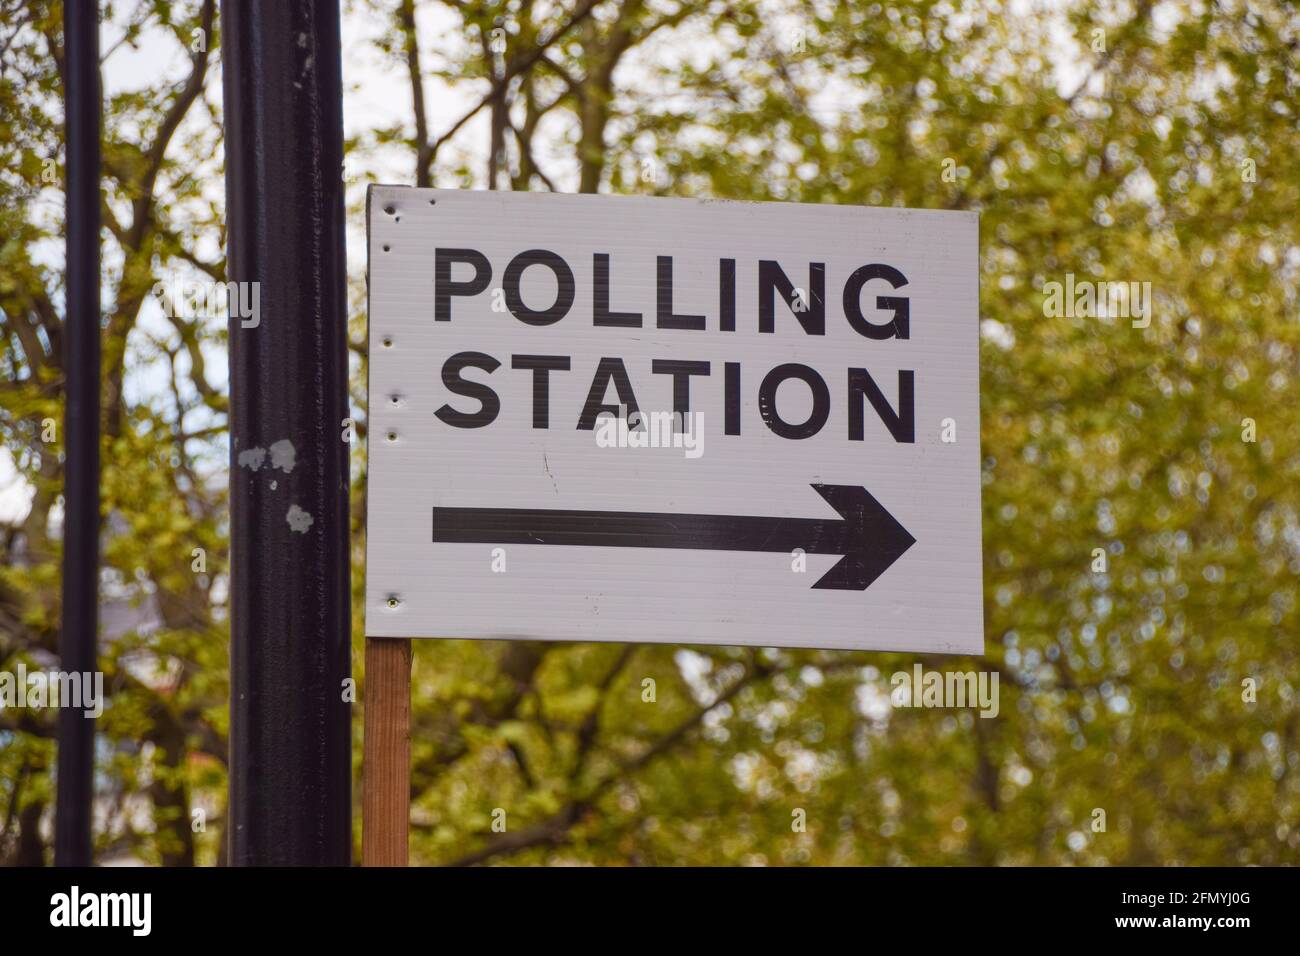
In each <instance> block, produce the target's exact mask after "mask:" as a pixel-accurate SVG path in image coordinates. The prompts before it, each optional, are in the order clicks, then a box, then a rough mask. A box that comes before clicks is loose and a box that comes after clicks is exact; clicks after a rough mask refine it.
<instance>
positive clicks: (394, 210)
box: [384, 206, 397, 216]
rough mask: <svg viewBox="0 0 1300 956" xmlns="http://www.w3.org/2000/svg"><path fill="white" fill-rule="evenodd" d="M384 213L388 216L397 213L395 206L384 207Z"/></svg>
mask: <svg viewBox="0 0 1300 956" xmlns="http://www.w3.org/2000/svg"><path fill="white" fill-rule="evenodd" d="M384 212H386V213H388V215H390V216H391V215H392V214H393V213H395V212H397V207H396V206H385V207H384Z"/></svg>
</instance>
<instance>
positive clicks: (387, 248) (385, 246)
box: [384, 243, 393, 252]
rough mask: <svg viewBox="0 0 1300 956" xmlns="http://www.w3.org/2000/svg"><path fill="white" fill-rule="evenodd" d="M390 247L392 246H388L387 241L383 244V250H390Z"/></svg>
mask: <svg viewBox="0 0 1300 956" xmlns="http://www.w3.org/2000/svg"><path fill="white" fill-rule="evenodd" d="M392 248H393V247H392V246H390V245H388V244H387V243H385V244H384V252H388V251H389V250H391V249H392Z"/></svg>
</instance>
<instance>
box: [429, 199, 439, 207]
mask: <svg viewBox="0 0 1300 956" xmlns="http://www.w3.org/2000/svg"><path fill="white" fill-rule="evenodd" d="M429 205H430V206H436V205H438V200H436V199H430V200H429Z"/></svg>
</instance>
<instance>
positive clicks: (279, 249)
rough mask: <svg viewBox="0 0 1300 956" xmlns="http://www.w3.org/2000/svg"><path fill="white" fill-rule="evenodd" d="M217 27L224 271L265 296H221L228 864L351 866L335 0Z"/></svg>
mask: <svg viewBox="0 0 1300 956" xmlns="http://www.w3.org/2000/svg"><path fill="white" fill-rule="evenodd" d="M221 28H222V61H223V66H222V69H223V72H224V90H225V106H224V109H225V126H226V211H227V216H228V224H229V254H228V257H227V272H228V278H229V279H230V280H231V281H233V282H237V283H244V284H253V283H255V284H256V285H255V286H253V285H242V286H241V287H240V293H241V294H239V295H238V296H237V295H236V294H235V293H234V292H232V293H231V295H230V301H231V310H230V311H231V319H230V445H231V447H230V511H231V529H230V530H231V635H230V637H231V648H230V665H231V703H230V723H231V726H230V811H229V813H230V822H229V839H230V847H229V849H230V862H231V863H232V864H234V865H237V866H238V865H331V864H332V865H347V864H349V863H350V862H351V849H352V826H351V823H352V820H351V806H352V800H351V788H352V767H351V756H352V752H351V731H350V704H349V703H346V702H345V701H344V688H343V681H344V679H345V678H347V677H348V676H349V674H350V671H351V643H350V636H349V635H350V629H351V613H352V612H351V607H352V602H351V593H350V588H351V584H350V569H349V564H348V561H349V529H348V513H349V508H348V445H347V444H346V443H345V442H344V441H343V439H342V435H343V432H344V427H343V420H344V419H345V418H346V417H347V415H348V412H347V408H348V405H347V372H348V358H347V338H346V329H347V325H346V260H345V256H344V223H345V220H344V208H343V181H342V165H343V91H342V75H341V74H342V64H341V54H340V51H339V7H338V0H277V2H274V3H267V2H258V0H222V4H221ZM254 289H256V297H255V298H254V294H253V293H254ZM237 301H238V303H239V304H244V305H249V304H251V303H252V302H253V301H256V302H257V304H258V310H257V313H258V314H256V315H251V314H249V315H240V314H238V313H239V311H240V310H238V309H236V307H235V306H236V304H237ZM243 311H244V312H252V311H253V310H252V309H244V310H243Z"/></svg>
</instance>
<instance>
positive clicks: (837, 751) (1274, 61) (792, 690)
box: [0, 0, 1300, 864]
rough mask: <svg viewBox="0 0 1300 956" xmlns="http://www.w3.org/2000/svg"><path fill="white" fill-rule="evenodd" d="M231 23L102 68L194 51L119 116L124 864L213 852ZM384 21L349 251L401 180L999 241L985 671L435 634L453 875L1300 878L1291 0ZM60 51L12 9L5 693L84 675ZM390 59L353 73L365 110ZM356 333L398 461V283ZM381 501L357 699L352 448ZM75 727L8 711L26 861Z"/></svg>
mask: <svg viewBox="0 0 1300 956" xmlns="http://www.w3.org/2000/svg"><path fill="white" fill-rule="evenodd" d="M209 11H210V5H209V6H208V7H205V6H203V5H201V4H198V3H189V4H178V5H176V6H175V7H172V6H170V5H167V4H153V3H138V4H123V3H117V4H113V5H112V6H111V7H110V9H109V13H108V19H110V20H111V21H112V24H113V26H112V27H111V28H110V27H106V28H105V46H106V48H107V47H108V46H109V45H110V42H116V41H117V38H118V37H121V38H122V43H123V44H125V46H126V47H132V46H133V45H135V44H140V45H141V47H142V48H145V45H146V43H147V44H151V45H150V46H148V48H149V49H151V50H153V49H157V46H158V44H159V43H160V42H161V41H160V39H159V38H160V37H161V38H162V41H166V42H168V43H170V45H171V47H172V48H174V50H175V51H176V56H175V57H174V60H175V63H174V64H173V65H174V67H175V69H174V70H172V67H171V66H168V67H167V68H166V69H164V68H163V67H162V66H160V67H159V72H158V75H157V80H156V84H155V85H153V86H145V87H143V88H141V89H138V90H134V91H131V92H116V93H114V94H113V95H112V96H111V98H110V100H109V102H108V108H107V120H106V129H105V159H106V162H105V165H106V176H105V188H106V191H107V197H108V198H107V203H106V217H108V221H107V225H106V231H105V235H106V255H105V265H106V272H107V275H106V280H105V281H106V290H107V291H106V297H105V304H106V308H105V312H106V319H105V323H106V325H105V339H106V348H105V382H106V397H105V427H106V438H105V446H104V461H105V463H106V472H105V486H104V507H105V515H106V520H105V553H104V564H105V569H104V591H105V601H106V602H113V603H114V604H115V606H116V605H120V606H122V607H126V608H129V609H130V610H131V612H132V613H133V614H134V615H135V617H134V619H133V620H134V624H133V626H130V627H127V628H125V629H121V630H120V633H119V632H113V633H107V628H106V634H105V639H104V644H103V667H104V669H105V671H106V673H107V675H108V677H107V683H108V684H109V685H110V686H111V689H112V697H111V701H110V705H109V708H108V710H107V711H106V713H105V717H104V719H103V721H102V722H101V725H100V729H101V732H102V733H101V747H100V761H99V766H100V770H101V774H100V779H99V791H98V792H99V800H100V801H101V806H102V810H103V812H102V814H101V818H100V819H101V822H100V827H99V831H98V833H97V847H98V851H99V854H100V858H101V859H110V858H116V857H119V856H132V857H136V858H139V859H142V860H145V861H148V862H166V863H190V862H198V863H212V862H217V861H219V860H220V859H221V858H222V852H223V851H222V849H221V844H222V842H223V841H222V834H221V830H222V827H221V816H222V812H223V801H224V785H225V760H226V754H225V729H226V713H225V705H226V694H227V691H228V684H227V675H226V668H227V628H226V623H225V609H226V587H227V580H226V577H225V570H226V569H225V563H224V562H225V553H226V552H225V544H224V538H225V535H226V522H225V510H224V507H225V503H224V493H225V483H224V475H223V472H224V469H225V468H226V462H227V458H226V456H227V446H226V438H225V435H224V432H223V428H224V422H225V382H224V377H223V376H222V375H221V369H222V367H223V365H224V363H223V361H222V357H223V347H224V346H223V343H224V336H225V329H224V322H223V321H222V320H220V319H209V320H196V321H187V320H169V319H167V318H166V317H165V316H164V315H163V314H162V312H161V310H159V309H157V307H156V303H151V302H150V301H149V296H148V293H149V291H150V288H151V287H152V286H153V283H154V282H156V281H159V280H167V279H170V278H172V277H174V276H177V275H191V276H208V277H212V278H220V277H221V275H222V269H223V263H222V251H223V247H224V228H223V225H222V218H221V214H222V189H223V183H222V181H221V166H220V155H221V149H220V128H219V123H220V88H219V83H218V82H216V80H214V78H213V74H214V71H215V70H216V67H217V60H218V59H219V51H218V49H217V46H218V45H217V37H216V35H215V32H214V27H213V26H212V25H211V24H209V25H208V26H207V27H206V28H205V27H203V23H204V19H203V18H204V17H205V16H208V17H210V16H211V14H210V12H209ZM346 16H347V17H348V23H349V27H348V29H346V30H345V33H347V34H348V35H349V36H352V35H354V34H356V35H365V36H367V37H369V38H370V39H369V40H367V42H369V43H370V49H371V52H372V53H373V54H374V56H373V57H371V58H369V59H366V60H365V61H364V69H365V70H367V71H372V73H371V74H366V75H367V76H371V75H373V73H375V72H376V71H377V73H379V74H382V75H383V77H384V78H385V80H386V81H391V82H393V83H401V84H404V88H405V89H406V90H407V91H408V93H407V95H408V97H409V100H408V101H409V102H410V103H411V104H412V107H413V109H412V110H411V116H410V117H409V119H408V120H404V121H403V122H401V123H398V124H395V125H388V126H384V125H380V124H374V125H373V127H372V128H371V127H367V128H365V129H364V130H363V131H362V132H360V133H358V134H356V135H354V136H352V138H351V139H350V140H349V158H348V170H349V182H350V185H351V186H352V187H354V188H352V189H351V190H350V193H349V195H350V196H351V198H352V200H353V205H352V208H351V214H352V222H353V226H354V230H355V234H354V235H353V236H352V237H351V238H354V239H355V238H358V237H359V236H360V235H361V233H360V231H359V230H360V228H361V226H360V224H361V223H362V222H363V219H362V217H361V205H360V203H361V196H362V192H363V189H362V187H363V186H364V183H365V182H366V181H368V180H370V179H372V178H374V179H379V180H382V181H394V180H395V179H396V180H398V181H409V182H426V183H432V184H435V185H440V186H457V185H459V186H465V187H470V186H478V187H482V186H484V185H489V184H490V185H494V186H497V187H498V188H515V189H562V190H578V189H586V190H601V191H609V192H620V193H626V192H641V193H656V194H665V195H698V196H719V197H729V198H741V199H763V200H789V201H798V202H817V203H850V204H864V205H905V206H913V207H932V208H955V209H972V210H977V211H979V212H980V213H981V237H982V238H981V262H980V268H981V273H982V282H981V318H982V322H981V363H982V377H981V378H982V404H983V408H982V416H983V420H982V423H981V435H980V438H981V441H982V443H983V444H982V451H983V455H982V457H983V482H984V497H983V508H984V531H985V537H986V547H985V585H986V655H985V656H984V657H983V658H974V659H966V658H940V657H924V658H918V657H916V656H913V655H905V654H881V653H847V652H826V651H783V650H762V651H750V650H744V649H736V648H717V647H713V648H705V647H691V646H689V644H690V639H691V635H690V634H686V633H684V634H682V635H680V636H681V639H682V642H683V645H682V646H679V647H672V646H633V645H621V644H599V645H594V644H535V643H527V642H514V643H499V642H469V641H426V642H418V643H417V648H416V656H415V676H414V687H413V703H414V715H413V759H412V776H411V780H412V798H413V808H412V856H413V859H414V860H415V861H416V862H423V863H435V862H436V863H448V862H479V861H490V862H507V863H542V862H552V863H559V862H575V863H577V862H594V863H611V864H613V863H637V864H667V863H697V864H734V863H767V864H853V863H865V864H965V863H1001V864H1063V863H1073V864H1124V863H1127V864H1176V863H1181V864H1214V863H1220V864H1250V863H1258V864H1280V863H1293V862H1295V861H1296V860H1297V857H1298V856H1300V829H1298V828H1300V819H1298V811H1300V784H1298V783H1297V778H1298V776H1300V740H1298V739H1297V730H1298V729H1300V727H1298V723H1300V708H1298V707H1297V701H1296V687H1295V683H1296V679H1297V674H1300V641H1298V640H1297V634H1298V632H1300V620H1298V617H1297V577H1298V576H1300V414H1297V412H1296V411H1295V409H1296V407H1297V403H1298V401H1300V394H1298V392H1300V374H1297V373H1298V372H1300V351H1298V350H1300V322H1298V321H1297V320H1298V318H1300V316H1298V313H1297V286H1298V283H1297V277H1298V276H1300V244H1298V243H1297V230H1298V229H1300V176H1297V175H1296V174H1295V172H1294V170H1293V169H1292V166H1293V164H1294V162H1295V157H1296V156H1297V155H1300V128H1298V126H1297V119H1296V104H1297V102H1300V96H1297V92H1298V89H1300V65H1298V58H1297V52H1298V50H1300V17H1297V12H1296V9H1295V7H1294V5H1293V4H1291V3H1288V2H1277V0H1274V2H1243V0H1229V2H1222V3H1208V2H1200V0H1193V2H1179V3H1172V2H1165V3H1159V4H1152V3H1149V2H1145V0H1127V2H1119V3H1112V2H1106V3H1101V4H1078V5H1066V6H1062V5H1056V4H1049V5H1042V4H1034V3H1031V2H1028V0H1025V2H1019V3H1007V4H1004V3H998V2H992V0H988V2H975V0H970V2H955V0H944V2H917V3H883V2H882V3H867V2H861V0H840V2H834V0H827V2H798V0H771V2H726V0H706V2H680V3H678V2H670V0H601V2H596V3H590V2H587V0H569V2H567V3H565V4H562V5H558V6H557V5H553V4H536V3H533V2H532V0H514V2H511V3H480V2H474V0H465V2H460V3H455V4H442V3H428V4H426V3H420V4H414V3H412V2H408V0H350V3H349V4H348V5H347V8H346ZM58 21H59V15H58V11H57V6H55V7H52V8H50V9H46V8H45V7H43V6H40V5H37V6H36V7H30V6H28V5H26V4H17V3H12V2H7V0H0V200H2V201H0V236H3V238H2V239H0V320H2V321H3V333H4V334H3V346H2V347H3V352H2V353H0V363H2V364H3V368H4V375H3V380H0V435H2V436H3V444H4V448H5V449H6V450H7V451H8V453H9V456H10V458H11V459H12V461H13V465H14V468H15V469H16V471H17V474H18V475H20V476H21V478H22V480H24V481H25V482H26V485H27V486H28V487H29V488H30V489H31V490H32V495H33V498H32V507H31V509H30V511H29V512H28V513H27V514H26V515H25V516H24V517H22V518H21V519H18V520H14V521H10V522H9V523H7V524H2V525H0V548H2V549H3V551H2V555H3V561H2V562H0V668H6V669H12V668H13V667H14V666H15V665H16V662H17V661H19V660H23V661H26V662H27V663H28V666H50V665H51V664H52V662H53V657H52V654H53V651H54V648H55V647H56V645H57V632H58V600H57V585H58V580H57V579H58V555H59V536H58V508H57V494H58V490H59V484H60V480H61V466H60V457H59V446H58V442H57V441H55V442H53V443H47V442H44V441H42V440H41V430H42V429H41V423H42V421H43V420H44V419H45V418H49V417H52V418H54V419H56V420H60V421H61V413H60V400H61V358H60V341H61V339H60V329H61V320H60V317H59V313H60V310H61V302H62V290H61V274H60V263H61V239H60V235H61V207H60V204H61V196H60V194H59V192H58V189H59V183H60V182H61V175H62V174H61V159H60V148H61V144H60V140H61V130H60V129H59V117H60V115H61V107H60V105H59V102H58V95H59V83H58V67H57V50H58V33H59V27H58ZM196 28H201V29H206V30H207V34H206V36H208V37H209V38H210V42H209V44H208V46H209V47H210V48H211V50H212V54H211V62H209V61H208V59H206V58H204V57H202V56H201V55H200V53H199V52H197V51H195V50H194V49H193V40H192V37H193V33H192V31H193V30H194V29H196ZM494 31H498V32H496V33H495V34H494ZM1098 31H1100V32H1098ZM371 40H372V41H373V42H370V41H371ZM109 62H110V63H111V62H112V61H111V60H110V61H109ZM361 62H362V61H361V60H360V59H358V60H355V61H354V60H352V59H349V61H348V62H347V63H346V64H345V76H346V78H348V79H350V80H352V81H354V82H358V83H362V84H363V85H364V83H365V82H366V81H365V80H364V79H363V78H362V77H361V76H360V75H357V74H354V73H353V72H352V71H360V70H361V69H362V65H361ZM168 70H172V71H171V72H168ZM412 76H415V77H418V78H419V79H420V83H419V84H418V89H419V95H418V96H416V95H415V94H414V90H415V89H416V87H413V86H412V85H411V77H412ZM195 77H197V80H196V81H195V80H194V78H195ZM196 84H197V86H196ZM449 88H450V90H451V91H453V92H451V93H449V92H448V90H449ZM449 96H454V102H456V103H458V104H459V103H462V102H463V103H468V104H469V107H473V108H474V112H473V113H472V115H470V116H469V117H468V118H467V119H466V121H465V122H464V123H463V124H460V125H455V126H453V125H451V123H450V122H448V121H447V119H446V117H445V115H444V113H445V110H443V111H438V110H433V109H431V106H432V104H433V103H435V101H436V102H439V103H445V102H446V99H447V98H448V97H449ZM177 113H179V119H178V120H177V123H176V124H170V123H169V122H168V119H167V118H168V117H169V116H173V115H176V114H177ZM160 143H161V146H160V145H159V144H160ZM47 159H53V160H54V161H55V163H56V165H57V166H59V169H60V171H59V174H58V177H56V178H55V179H54V180H53V181H50V180H48V179H47V178H45V175H46V174H45V170H46V169H47V168H48V167H47V164H46V162H45V161H46V160H47ZM394 170H396V171H397V173H396V175H395V174H394ZM353 253H354V255H353V261H354V262H355V263H358V264H359V263H361V262H363V261H364V256H363V255H361V254H360V253H361V250H360V249H359V248H355V249H353ZM1067 273H1073V274H1074V275H1075V276H1076V278H1077V279H1080V280H1082V279H1091V280H1094V281H1134V282H1150V283H1151V286H1152V289H1153V291H1154V294H1155V305H1154V318H1153V319H1152V321H1151V323H1150V325H1149V327H1147V328H1136V327H1133V326H1132V325H1131V323H1130V322H1129V321H1127V320H1125V319H1117V318H1049V317H1046V315H1045V310H1044V307H1043V302H1044V294H1043V287H1044V285H1045V284H1046V283H1048V282H1063V281H1064V280H1065V276H1066V274H1067ZM352 301H353V305H354V312H353V318H352V320H351V334H352V338H353V342H352V349H353V353H354V369H355V373H356V374H355V376H354V381H353V400H354V404H355V405H356V408H357V410H358V411H357V419H358V422H359V429H358V430H359V432H360V433H361V435H362V437H363V438H364V434H365V429H364V408H365V394H364V388H365V352H364V344H363V343H364V341H365V314H364V307H365V293H364V276H363V275H362V274H361V273H360V272H357V273H356V274H355V275H354V276H353V285H352ZM1246 419H1251V420H1252V421H1253V422H1254V427H1255V430H1256V435H1255V438H1256V440H1255V441H1246V440H1243V436H1245V435H1246V434H1247V433H1246V431H1245V429H1246V426H1245V424H1244V422H1245V420H1246ZM354 475H355V477H356V480H355V481H354V486H353V488H354V499H353V516H354V518H353V520H354V527H355V531H356V534H355V539H354V540H355V544H356V547H355V551H354V553H355V555H356V571H357V573H356V574H355V575H354V585H353V586H354V608H355V616H356V627H355V629H354V630H355V633H356V634H357V635H358V637H357V643H356V652H355V653H354V662H355V664H356V666H357V668H358V670H359V669H360V664H361V661H362V654H361V649H362V644H361V639H360V636H359V635H360V634H361V596H362V593H363V588H364V567H363V566H362V563H361V556H362V553H363V540H364V531H363V529H364V451H363V449H362V448H361V447H358V448H357V450H356V458H355V468H354ZM194 548H203V549H204V553H205V555H206V561H207V564H206V568H207V570H206V571H205V572H203V573H196V572H194V571H192V570H189V569H190V568H191V567H192V561H193V560H194V558H193V549H194ZM1098 548H1102V549H1104V550H1105V554H1106V561H1107V570H1106V571H1105V572H1097V571H1094V570H1093V567H1094V560H1095V558H1094V550H1095V549H1098ZM935 599H936V600H942V593H941V591H938V590H937V591H936V595H935ZM127 616H128V618H130V615H127ZM142 621H147V624H143V623H141V622H142ZM918 661H919V662H921V663H922V664H924V666H926V667H927V668H931V669H942V670H950V669H951V670H965V669H989V670H993V671H995V672H996V673H997V674H998V675H999V678H1000V681H1001V692H1002V696H1001V712H1000V714H999V716H998V717H996V718H994V719H989V720H982V719H979V718H977V717H974V716H973V712H970V711H942V710H901V709H900V710H895V709H892V708H891V707H890V706H889V701H888V693H889V689H890V685H889V677H890V675H891V674H892V673H894V672H895V671H897V670H902V669H910V668H911V667H912V665H913V664H914V663H916V662H918ZM650 680H652V681H653V682H654V684H653V691H654V693H653V697H654V699H653V701H649V700H647V697H648V696H649V691H648V689H647V688H648V686H649V685H647V683H646V682H647V681H650ZM1247 680H1250V681H1253V683H1254V686H1255V688H1256V691H1255V697H1254V700H1253V701H1248V700H1246V699H1244V697H1246V696H1249V695H1246V694H1245V691H1244V688H1243V681H1247ZM363 695H364V687H363ZM360 717H361V714H360V708H357V714H356V719H355V720H354V738H355V741H356V748H357V760H356V765H357V767H358V773H360V741H361V732H360V726H361V725H360ZM53 723H54V722H53V717H52V715H51V714H49V713H46V712H38V711H28V712H18V711H10V710H0V858H5V859H8V860H10V861H12V862H27V863H31V862H40V861H42V860H45V861H48V859H49V849H48V840H49V829H48V826H49V815H50V803H51V774H50V768H51V760H52V741H51V734H52V732H53ZM356 793H357V795H358V797H359V793H360V778H359V777H358V783H357V787H356ZM357 803H358V806H359V799H358V801H357ZM194 809H203V810H204V811H205V813H206V815H207V823H206V829H205V831H204V832H202V833H197V834H195V833H193V831H192V828H191V827H190V826H189V825H188V823H189V821H190V820H191V819H192V812H193V810H194ZM1098 809H1100V810H1104V811H1105V817H1106V829H1105V831H1104V832H1098V831H1097V830H1096V829H1094V820H1095V819H1097V817H1096V814H1095V811H1096V810H1098ZM800 810H802V811H803V814H804V816H806V828H805V830H804V832H796V828H795V827H793V826H792V824H793V823H795V822H796V821H797V819H798V818H799V816H800V814H799V813H798V812H797V811H800ZM494 811H504V813H505V820H506V830H505V832H496V831H495V830H494V828H493V822H494ZM495 816H496V818H497V819H500V817H501V814H500V812H496V814H495ZM498 829H499V827H498ZM357 838H358V841H359V839H360V825H359V819H358V825H357Z"/></svg>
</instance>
